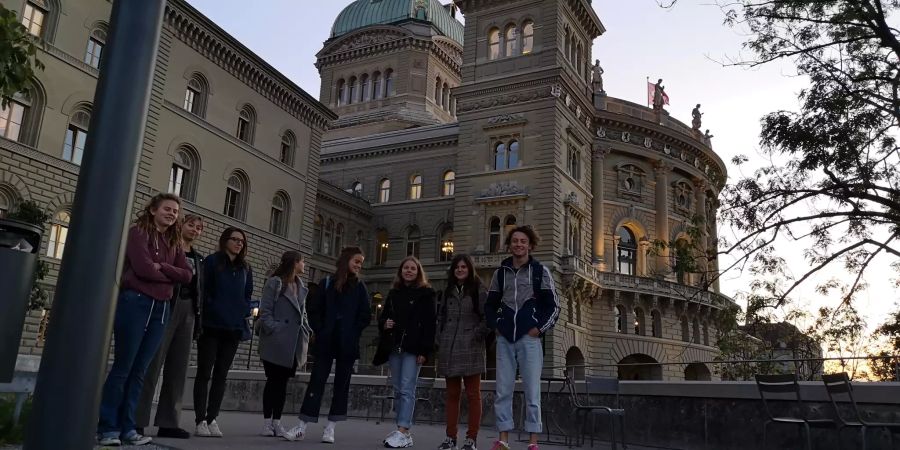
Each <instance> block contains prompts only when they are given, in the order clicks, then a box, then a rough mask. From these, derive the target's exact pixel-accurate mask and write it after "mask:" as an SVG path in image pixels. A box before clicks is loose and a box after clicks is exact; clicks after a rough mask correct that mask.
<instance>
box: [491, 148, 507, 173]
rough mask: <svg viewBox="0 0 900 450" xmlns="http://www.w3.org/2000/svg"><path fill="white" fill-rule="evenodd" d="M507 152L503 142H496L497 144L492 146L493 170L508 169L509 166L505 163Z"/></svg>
mask: <svg viewBox="0 0 900 450" xmlns="http://www.w3.org/2000/svg"><path fill="white" fill-rule="evenodd" d="M507 154H508V152H507V149H506V143H505V142H498V143H497V145H495V146H494V170H503V169H508V168H509V167H508V166H507V165H506V164H507V163H506V161H507V158H508V156H507Z"/></svg>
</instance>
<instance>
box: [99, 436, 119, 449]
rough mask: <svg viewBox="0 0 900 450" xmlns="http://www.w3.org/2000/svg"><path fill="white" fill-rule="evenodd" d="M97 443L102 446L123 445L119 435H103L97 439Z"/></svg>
mask: <svg viewBox="0 0 900 450" xmlns="http://www.w3.org/2000/svg"><path fill="white" fill-rule="evenodd" d="M97 444H98V445H100V446H101V447H118V446H120V445H122V440H121V439H119V437H118V436H109V437H103V436H100V437H99V438H98V439H97Z"/></svg>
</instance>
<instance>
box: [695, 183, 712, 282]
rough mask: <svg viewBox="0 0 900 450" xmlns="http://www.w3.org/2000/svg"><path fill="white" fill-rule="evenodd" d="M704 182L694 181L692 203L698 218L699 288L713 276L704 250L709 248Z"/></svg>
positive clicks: (705, 186) (705, 185)
mask: <svg viewBox="0 0 900 450" xmlns="http://www.w3.org/2000/svg"><path fill="white" fill-rule="evenodd" d="M706 188H707V184H706V180H703V179H702V178H695V179H694V199H695V200H694V203H695V204H696V207H695V209H694V213H695V215H697V216H700V220H701V221H700V224H699V225H700V242H699V243H698V245H697V251H698V253H699V255H698V258H697V267H699V268H700V271H701V273H700V281H701V283H702V284H701V285H700V287H704V288H705V287H706V285H707V284H708V283H709V280H710V279H712V278H713V274H712V273H710V270H711V269H710V267H709V258H707V256H706V250H707V248H709V242H708V240H709V232H708V231H707V230H708V228H707V224H706V221H707V220H708V218H707V217H706Z"/></svg>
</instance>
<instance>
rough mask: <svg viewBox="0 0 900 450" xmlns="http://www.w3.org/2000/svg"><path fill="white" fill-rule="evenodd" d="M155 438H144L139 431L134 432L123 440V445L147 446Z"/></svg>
mask: <svg viewBox="0 0 900 450" xmlns="http://www.w3.org/2000/svg"><path fill="white" fill-rule="evenodd" d="M152 440H153V438H151V437H150V436H144V435H142V434H140V433H138V432H137V431H134V432H132V433H131V434H129V435H128V436H125V437H124V438H122V444H123V445H147V444H149V443H150V442H151V441H152Z"/></svg>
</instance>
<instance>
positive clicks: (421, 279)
mask: <svg viewBox="0 0 900 450" xmlns="http://www.w3.org/2000/svg"><path fill="white" fill-rule="evenodd" d="M378 329H379V330H380V331H381V332H382V333H381V338H382V339H392V342H393V345H394V347H395V348H396V350H394V351H392V352H391V354H390V356H389V357H388V362H389V363H390V365H391V380H392V381H393V382H394V398H396V399H397V429H396V430H395V431H393V432H391V434H389V435H388V437H387V438H385V439H384V441H383V442H384V445H385V446H386V447H388V448H403V447H412V444H413V439H412V434H410V432H409V428H410V427H411V426H412V419H413V413H414V410H415V404H416V381H417V380H418V378H419V368H420V367H422V364H425V361H426V360H427V359H428V357H429V356H431V352H432V351H433V347H434V332H435V317H434V289H431V285H430V284H428V277H426V276H425V271H424V270H422V264H421V263H420V262H419V260H418V259H416V257H414V256H407V257H406V258H405V259H404V260H403V262H402V263H401V264H400V267H399V268H397V275H396V276H395V277H394V287H393V289H391V290H390V292H388V296H387V300H386V301H385V306H384V312H383V313H382V314H381V317H380V318H379V320H378Z"/></svg>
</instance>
